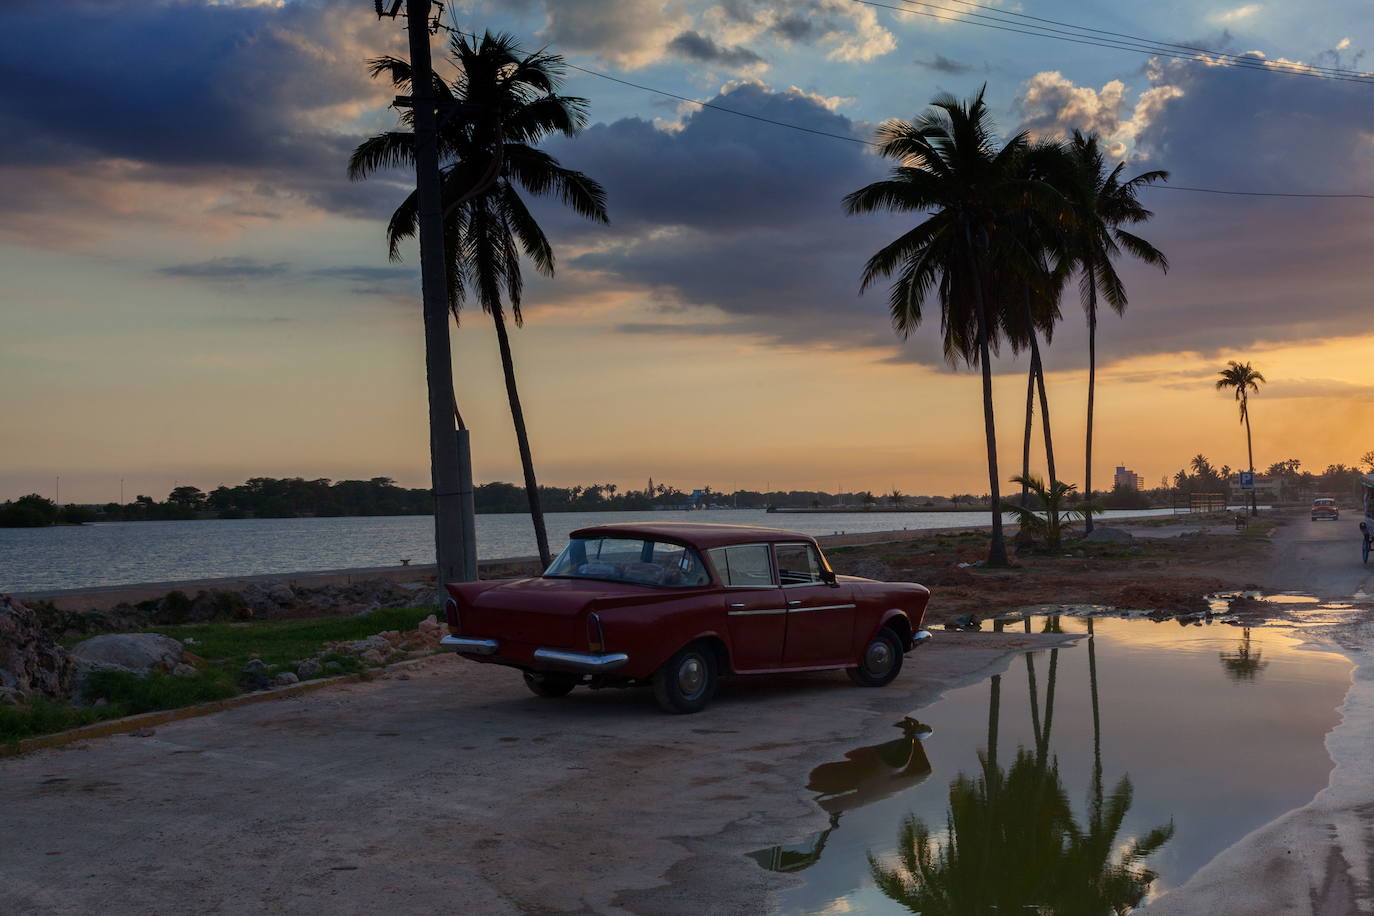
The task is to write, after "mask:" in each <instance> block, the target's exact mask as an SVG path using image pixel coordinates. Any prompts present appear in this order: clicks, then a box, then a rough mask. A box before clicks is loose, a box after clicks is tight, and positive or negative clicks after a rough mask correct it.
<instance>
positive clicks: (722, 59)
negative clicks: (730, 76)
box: [668, 31, 763, 67]
mask: <svg viewBox="0 0 1374 916" xmlns="http://www.w3.org/2000/svg"><path fill="white" fill-rule="evenodd" d="M668 50H670V51H673V52H675V53H677V54H681V55H682V56H683V57H687V58H690V59H691V60H697V61H703V62H705V63H712V64H722V65H724V66H726V67H749V66H753V65H755V64H761V63H763V58H762V57H760V56H759V55H757V54H755V53H754V52H753V51H751V50H749V49H748V48H745V47H739V46H736V47H733V48H727V47H723V46H721V45H718V44H716V43H715V42H714V41H712V40H711V39H710V38H707V37H706V36H705V35H702V34H701V33H700V32H696V31H687V32H683V33H681V34H680V35H678V36H677V37H676V38H674V39H673V40H672V41H670V42H668Z"/></svg>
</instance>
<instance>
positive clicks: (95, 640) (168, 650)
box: [72, 633, 182, 674]
mask: <svg viewBox="0 0 1374 916" xmlns="http://www.w3.org/2000/svg"><path fill="white" fill-rule="evenodd" d="M181 656H182V648H181V643H179V642H177V641H176V640H175V639H172V638H171V637H170V636H163V635H161V634H159V633H106V634H105V635H103V636H92V637H91V638H90V639H87V640H84V641H83V642H79V643H77V644H76V645H75V646H73V647H72V657H73V658H74V659H75V660H76V661H77V662H78V664H81V665H82V667H88V668H122V669H124V670H126V671H133V672H134V673H136V674H152V673H153V672H155V671H170V670H172V669H173V668H174V667H176V665H177V664H178V663H179V662H180V661H181Z"/></svg>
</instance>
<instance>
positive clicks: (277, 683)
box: [272, 671, 301, 687]
mask: <svg viewBox="0 0 1374 916" xmlns="http://www.w3.org/2000/svg"><path fill="white" fill-rule="evenodd" d="M300 680H301V679H300V678H298V677H296V676H295V675H294V674H292V673H291V672H290V671H283V672H282V673H281V674H279V675H277V676H276V677H274V678H272V686H273V687H289V686H291V685H292V684H299V683H300Z"/></svg>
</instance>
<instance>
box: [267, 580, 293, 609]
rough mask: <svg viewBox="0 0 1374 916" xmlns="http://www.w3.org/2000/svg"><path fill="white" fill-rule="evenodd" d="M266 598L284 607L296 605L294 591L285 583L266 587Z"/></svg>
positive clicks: (275, 583)
mask: <svg viewBox="0 0 1374 916" xmlns="http://www.w3.org/2000/svg"><path fill="white" fill-rule="evenodd" d="M267 597H268V598H270V599H271V600H272V601H274V602H276V603H277V604H280V605H283V606H285V607H290V606H291V605H293V604H295V603H296V591H295V589H293V588H292V587H291V586H289V585H287V584H286V583H285V582H274V583H272V584H271V585H270V586H268V588H267Z"/></svg>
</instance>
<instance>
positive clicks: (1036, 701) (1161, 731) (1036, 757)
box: [751, 618, 1350, 916]
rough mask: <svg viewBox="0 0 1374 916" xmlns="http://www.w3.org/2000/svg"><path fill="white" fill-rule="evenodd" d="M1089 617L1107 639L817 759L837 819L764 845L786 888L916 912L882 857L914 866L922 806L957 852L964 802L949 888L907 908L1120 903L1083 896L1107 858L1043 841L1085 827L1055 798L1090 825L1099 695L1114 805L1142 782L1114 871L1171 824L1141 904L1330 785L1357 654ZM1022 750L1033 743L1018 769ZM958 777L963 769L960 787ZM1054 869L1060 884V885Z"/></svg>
mask: <svg viewBox="0 0 1374 916" xmlns="http://www.w3.org/2000/svg"><path fill="white" fill-rule="evenodd" d="M1060 621H1061V623H1060V625H1061V626H1062V628H1063V629H1064V630H1065V631H1067V632H1084V631H1086V629H1087V627H1088V623H1087V621H1085V620H1078V619H1068V618H1060ZM1093 623H1094V629H1095V632H1096V635H1095V637H1094V638H1093V639H1092V640H1080V641H1079V643H1078V644H1077V645H1076V646H1074V647H1073V648H1069V649H1061V650H1057V651H1054V652H1037V653H1029V654H1027V655H1026V656H1025V657H1024V658H1022V659H1017V660H1016V661H1015V662H1014V663H1013V664H1012V666H1011V668H1010V669H1009V670H1008V671H1007V672H1006V673H1005V674H1003V675H1001V676H1000V677H996V678H992V679H991V680H989V681H984V682H983V683H981V684H978V685H975V686H972V687H968V688H965V689H961V690H956V691H953V692H951V693H949V694H947V695H946V696H945V697H943V698H942V699H940V700H938V701H937V702H936V703H934V704H932V705H931V706H929V707H926V708H924V709H920V710H918V711H915V712H913V713H912V717H911V718H909V719H906V720H904V721H903V722H899V723H897V724H896V728H894V730H893V731H892V732H891V733H890V735H889V736H882V737H881V738H880V739H879V741H878V742H877V743H875V744H873V745H870V746H868V747H863V748H856V749H855V750H854V751H851V752H850V753H849V754H848V755H846V757H845V758H844V759H843V760H840V759H837V760H836V761H834V762H833V763H830V764H826V765H823V766H821V767H818V768H817V769H816V770H815V771H814V772H813V773H812V775H811V778H810V782H809V784H808V788H810V789H811V790H812V791H814V792H816V793H817V800H818V802H819V804H820V805H821V806H822V808H824V809H825V810H826V811H827V812H828V813H829V814H830V815H831V828H830V829H828V830H825V831H822V832H820V833H817V834H813V835H812V836H809V837H793V838H779V839H780V840H782V841H783V842H784V843H785V844H786V845H783V846H778V847H773V848H770V849H761V850H758V851H757V852H754V853H752V854H751V855H753V857H754V858H755V859H757V860H758V861H759V863H760V864H761V865H762V866H763V867H765V868H770V869H773V870H777V871H787V872H792V873H795V874H797V875H798V876H799V877H801V878H802V879H803V880H804V882H805V883H804V884H803V885H802V886H801V887H799V888H796V889H794V890H791V891H788V892H786V893H784V895H783V897H782V902H783V909H784V912H787V913H807V914H813V913H815V914H818V913H899V912H907V911H908V910H907V905H905V904H903V903H899V902H898V901H897V900H896V899H894V897H893V896H890V895H889V894H887V893H885V892H884V891H883V890H881V889H880V888H879V887H878V885H877V884H876V883H875V880H874V877H873V874H872V870H871V868H870V864H869V856H870V855H872V856H873V857H874V859H875V861H876V862H877V863H878V864H879V866H882V867H885V868H891V867H894V866H898V865H899V862H900V850H901V848H902V845H903V841H902V838H901V837H900V836H899V835H900V833H901V830H902V826H903V822H904V821H905V820H906V818H907V817H908V815H914V816H915V817H916V818H918V819H919V820H920V821H921V822H922V823H923V824H924V825H925V826H926V827H928V829H929V834H930V843H931V845H930V846H929V848H930V849H931V850H932V851H933V852H934V851H938V850H947V849H948V846H949V841H950V838H951V836H950V831H949V824H950V820H949V814H950V812H951V810H954V811H956V818H955V820H954V833H955V839H956V840H957V842H958V844H959V851H960V857H961V858H960V859H959V864H958V866H956V867H953V868H950V867H946V866H945V865H942V864H941V863H940V862H939V858H938V855H937V856H935V857H933V868H932V869H931V871H930V872H929V873H928V878H929V879H930V883H928V884H926V885H924V886H925V887H931V886H937V885H938V886H942V887H943V888H945V893H944V894H943V895H942V896H940V897H939V898H938V899H935V900H932V899H931V898H929V897H924V898H923V897H921V896H919V891H916V892H912V891H911V890H910V888H911V887H912V886H913V884H914V883H909V884H908V894H909V896H908V899H907V901H906V903H907V904H909V905H910V907H911V909H913V910H915V911H924V912H927V913H961V914H970V916H977V914H982V913H994V912H998V911H999V910H998V908H997V905H998V904H999V903H1000V904H1002V905H1003V906H1002V909H1001V910H1000V911H1002V912H1006V911H1015V912H1022V911H1023V910H1022V909H1021V907H1023V906H1025V905H1026V904H1035V903H1038V904H1041V905H1044V906H1045V907H1046V908H1045V909H1043V910H1040V911H1039V912H1043V913H1062V912H1074V913H1079V914H1083V916H1089V914H1096V913H1101V914H1103V916H1109V914H1111V913H1112V912H1113V910H1112V909H1111V908H1110V906H1109V905H1108V904H1110V903H1111V902H1113V901H1104V900H1102V899H1101V898H1095V897H1093V896H1092V895H1091V892H1090V891H1088V890H1087V888H1089V887H1092V886H1094V885H1095V884H1096V885H1097V886H1101V885H1102V883H1101V882H1094V880H1093V878H1094V876H1095V875H1101V874H1102V873H1103V870H1104V867H1103V862H1102V859H1101V856H1099V857H1098V859H1097V861H1096V862H1095V863H1091V862H1090V863H1089V864H1087V865H1085V864H1084V860H1083V859H1081V858H1080V859H1078V860H1075V859H1073V858H1072V857H1056V856H1055V855H1054V854H1053V853H1050V854H1046V851H1047V850H1053V849H1055V848H1058V845H1059V843H1061V842H1063V843H1065V845H1067V842H1068V841H1067V838H1068V837H1069V836H1071V835H1072V830H1073V829H1074V828H1073V827H1066V825H1067V824H1069V821H1068V820H1067V819H1064V820H1060V821H1058V822H1057V823H1056V822H1054V821H1053V819H1052V818H1051V817H1050V816H1049V815H1047V814H1046V812H1047V811H1051V810H1053V809H1054V799H1055V798H1056V797H1062V798H1063V799H1064V800H1065V803H1066V805H1067V811H1068V814H1067V817H1068V818H1071V819H1072V822H1073V824H1074V825H1076V827H1077V829H1080V830H1082V831H1084V832H1090V831H1092V817H1091V810H1092V804H1093V800H1094V797H1095V792H1094V790H1093V786H1094V776H1093V774H1094V769H1095V766H1094V727H1093V697H1094V693H1095V694H1096V698H1097V702H1098V720H1099V723H1100V728H1099V729H1098V735H1099V743H1100V753H1101V773H1102V778H1101V781H1100V782H1101V785H1102V795H1101V798H1103V800H1104V802H1108V803H1109V802H1110V799H1111V796H1112V794H1113V790H1114V789H1116V788H1117V787H1118V786H1119V785H1120V782H1121V780H1122V779H1123V778H1128V779H1129V781H1130V785H1131V789H1132V791H1131V793H1130V795H1129V807H1128V808H1127V810H1126V812H1125V816H1124V819H1123V820H1122V821H1121V826H1120V829H1119V830H1117V831H1116V832H1115V833H1114V834H1112V833H1111V831H1110V829H1105V830H1104V829H1099V830H1098V831H1097V836H1098V837H1099V838H1100V839H1101V846H1100V847H1099V848H1100V849H1101V850H1102V853H1103V855H1106V856H1108V859H1107V866H1108V867H1110V865H1119V864H1121V859H1120V856H1121V853H1122V850H1124V849H1126V848H1128V847H1129V846H1130V845H1131V844H1132V843H1134V842H1136V841H1138V840H1141V839H1142V838H1145V837H1146V836H1148V835H1149V834H1150V833H1151V831H1154V830H1156V829H1157V828H1164V832H1163V833H1160V834H1157V835H1156V839H1160V838H1163V842H1162V845H1160V846H1159V847H1158V848H1157V850H1156V851H1154V852H1153V853H1152V854H1150V855H1149V856H1147V857H1145V858H1144V859H1143V861H1142V862H1140V863H1137V864H1136V865H1135V866H1134V871H1135V874H1136V879H1135V880H1134V881H1123V882H1118V884H1117V886H1118V887H1124V888H1125V890H1124V891H1123V898H1118V899H1117V900H1116V901H1114V902H1116V903H1121V902H1123V899H1124V900H1125V902H1127V903H1128V904H1129V902H1130V899H1131V895H1132V894H1136V895H1141V897H1143V899H1145V900H1146V901H1148V900H1149V899H1150V898H1151V897H1153V896H1156V895H1158V894H1160V893H1163V892H1164V891H1167V890H1168V889H1170V888H1172V887H1177V886H1178V885H1180V884H1182V883H1183V882H1184V881H1186V880H1187V879H1188V877H1189V876H1191V875H1192V874H1193V873H1194V872H1196V871H1197V870H1198V869H1199V868H1200V867H1201V866H1203V865H1205V864H1206V863H1207V862H1208V861H1210V860H1211V859H1212V858H1213V857H1214V856H1215V855H1216V854H1217V853H1219V852H1221V851H1222V850H1223V849H1225V848H1226V847H1228V846H1230V845H1231V844H1232V843H1234V842H1235V841H1236V840H1238V839H1240V838H1241V837H1242V836H1244V835H1245V834H1247V833H1249V832H1250V831H1251V830H1253V829H1255V828H1256V827H1259V826H1261V825H1263V824H1265V823H1267V822H1269V821H1271V820H1273V819H1274V818H1275V817H1278V816H1279V815H1281V814H1283V813H1284V812H1286V811H1289V810H1291V809H1293V808H1296V807H1299V806H1301V805H1304V804H1306V803H1307V802H1309V801H1310V800H1311V799H1312V797H1313V796H1314V795H1315V794H1316V793H1317V792H1318V791H1319V790H1321V789H1322V788H1324V787H1325V786H1326V784H1327V779H1328V776H1329V774H1330V771H1331V760H1330V758H1329V757H1328V756H1327V753H1326V748H1325V745H1324V742H1323V737H1324V736H1325V734H1326V733H1327V732H1328V731H1329V730H1330V729H1331V728H1332V727H1334V726H1335V725H1336V724H1337V722H1338V721H1339V715H1338V713H1337V711H1336V710H1337V708H1338V706H1339V705H1340V703H1341V701H1342V699H1343V697H1344V695H1345V692H1346V688H1347V686H1348V685H1349V680H1350V664H1349V663H1348V662H1347V661H1346V660H1345V659H1344V658H1343V657H1341V656H1338V655H1332V654H1327V653H1322V652H1313V651H1307V650H1302V649H1299V648H1297V646H1298V640H1297V639H1295V638H1294V637H1293V636H1291V635H1289V632H1288V631H1285V630H1280V629H1277V628H1275V629H1270V628H1257V629H1251V630H1248V631H1246V630H1242V629H1240V628H1236V627H1231V626H1226V625H1222V624H1214V625H1211V626H1190V627H1181V626H1179V625H1178V624H1177V623H1175V622H1173V621H1168V622H1165V623H1153V622H1151V621H1148V620H1116V619H1098V620H1096V621H1094V622H1093ZM1044 625H1045V618H1037V619H1036V620H1035V621H1034V627H1035V629H1037V630H1040V629H1043V627H1044ZM1247 637H1248V639H1247ZM936 638H937V639H938V638H939V634H936ZM1090 649H1091V651H1090ZM912 658H913V659H918V658H919V654H918V655H915V656H913V657H912ZM918 663H919V661H918ZM1093 667H1095V668H1096V677H1095V678H1094V677H1093V676H1092V670H1091V669H1092V668H1093ZM1051 677H1053V687H1051ZM1094 682H1095V683H1094ZM1094 687H1095V690H1094ZM1051 691H1052V692H1051ZM1037 731H1039V732H1040V735H1041V742H1039V743H1037V739H1036V734H1037ZM1046 732H1048V738H1046V737H1045V735H1046ZM993 733H995V735H996V744H995V753H994V754H989V753H988V749H989V747H990V744H991V742H990V734H993ZM1037 748H1039V749H1040V752H1039V753H1038V754H1037ZM1018 751H1020V752H1024V754H1025V756H1024V757H1022V758H1021V761H1020V762H1019V763H1018V761H1017V756H1018ZM980 754H982V755H985V756H984V757H982V758H981V760H980V756H979V755H980ZM994 757H995V764H994V763H993V758H994ZM984 761H986V763H987V768H985V767H984ZM1056 763H1057V766H1058V778H1057V780H1055V779H1054V778H1053V776H1052V770H1051V767H1052V766H1053V765H1054V764H1056ZM1042 764H1043V766H1042ZM961 777H962V778H964V779H965V780H966V781H964V782H963V783H961V784H957V781H958V780H960V779H961ZM989 788H991V791H989ZM1061 792H1062V796H1060V795H1059V793H1061ZM1122 798H1124V796H1122ZM1170 825H1172V834H1171V835H1170V834H1169V832H1168V831H1169V828H1170ZM980 857H982V858H980ZM1088 859H1089V860H1091V857H1088ZM1147 869H1148V870H1152V871H1153V872H1155V873H1157V877H1155V878H1153V879H1152V878H1151V876H1150V875H1149V874H1148V873H1146V870H1147ZM1049 874H1053V875H1056V876H1058V878H1059V879H1062V883H1061V884H1060V885H1059V886H1058V887H1053V886H1047V885H1046V884H1044V883H1043V880H1042V879H1043V878H1044V876H1046V875H1049ZM1027 888H1029V890H1028V889H1027ZM1066 888H1067V890H1066ZM898 896H900V894H898ZM1141 897H1137V898H1136V899H1141ZM1090 901H1091V902H1090ZM1071 904H1072V905H1071ZM1127 908H1129V906H1128V907H1127ZM1024 911H1025V912H1032V911H1034V909H1033V908H1032V909H1027V910H1024Z"/></svg>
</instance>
